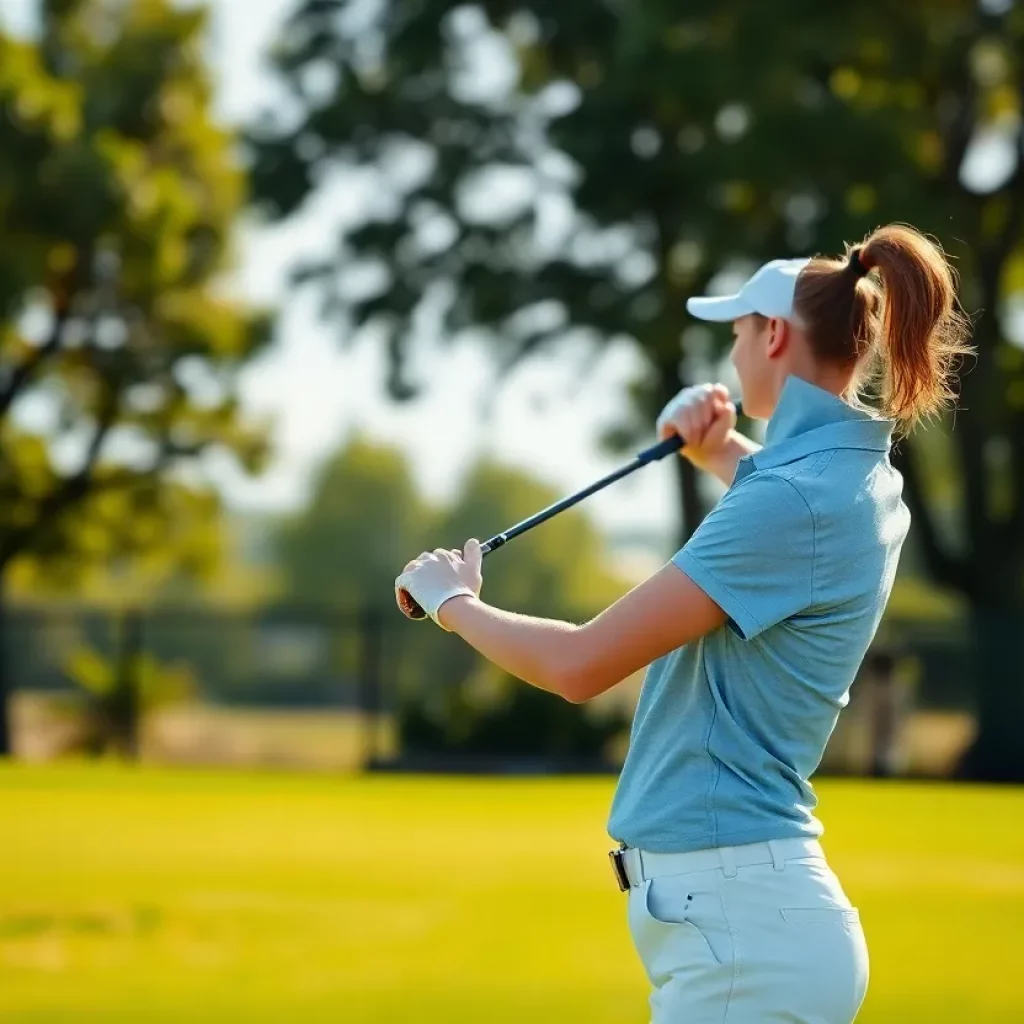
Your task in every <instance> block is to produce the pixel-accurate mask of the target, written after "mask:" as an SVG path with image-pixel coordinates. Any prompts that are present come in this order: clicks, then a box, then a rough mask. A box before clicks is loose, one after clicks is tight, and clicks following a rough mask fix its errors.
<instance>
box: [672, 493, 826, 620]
mask: <svg viewBox="0 0 1024 1024" xmlns="http://www.w3.org/2000/svg"><path fill="white" fill-rule="evenodd" d="M672 561H673V563H674V564H675V565H676V566H678V567H679V568H680V569H682V571H683V572H685V573H686V575H687V576H689V577H690V579H691V580H693V582H694V583H696V584H697V586H698V587H700V588H701V590H703V591H704V593H705V594H707V595H708V597H710V598H711V600H712V601H714V602H715V604H717V605H718V606H719V607H720V608H721V609H722V610H723V611H724V612H725V614H726V616H727V617H728V625H729V626H730V627H731V628H732V629H733V630H734V631H735V632H736V633H738V634H739V635H740V636H741V637H742V638H743V639H744V640H751V639H753V638H754V637H756V636H758V635H759V634H760V633H762V632H764V630H766V629H768V628H770V627H771V626H774V625H776V624H777V623H779V622H782V621H783V620H784V619H787V618H789V617H790V616H791V615H795V614H797V613H798V612H800V611H802V610H804V609H805V608H807V607H808V606H809V605H811V604H812V603H813V591H814V517H813V515H812V513H811V510H810V507H809V506H808V504H807V502H806V501H805V499H804V497H803V495H802V494H801V493H800V492H799V491H798V490H797V488H796V487H795V486H794V485H793V484H792V483H790V482H789V481H788V480H786V479H784V478H782V477H778V476H773V475H767V474H765V475H762V474H755V475H752V476H749V477H747V478H746V479H745V480H742V481H741V482H740V483H738V484H735V485H733V487H732V488H731V489H730V490H728V491H727V492H726V493H725V494H724V495H723V497H722V499H721V501H719V503H718V504H717V505H716V506H715V508H714V509H712V510H711V512H709V513H708V515H707V516H706V517H705V519H704V521H703V522H702V523H701V524H700V526H699V527H698V528H697V529H696V531H695V532H694V534H693V536H692V537H691V538H690V539H689V541H687V543H686V545H685V546H684V547H683V548H682V550H681V551H679V552H678V553H677V554H676V555H675V556H674V557H673V559H672Z"/></svg>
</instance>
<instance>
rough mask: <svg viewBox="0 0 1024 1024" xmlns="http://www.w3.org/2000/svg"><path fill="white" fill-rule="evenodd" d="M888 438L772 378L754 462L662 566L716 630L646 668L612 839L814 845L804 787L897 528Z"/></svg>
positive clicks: (895, 476) (903, 520) (664, 846)
mask: <svg viewBox="0 0 1024 1024" xmlns="http://www.w3.org/2000/svg"><path fill="white" fill-rule="evenodd" d="M893 426H894V424H893V421H891V420H883V419H877V418H874V417H873V416H872V415H871V414H870V413H868V412H865V411H859V410H856V409H854V408H852V407H851V406H849V405H847V404H846V403H845V402H843V401H842V400H841V399H839V398H837V397H836V396H834V395H832V394H829V393H828V392H827V391H823V390H822V389H820V388H818V387H816V386H814V385H812V384H810V383H808V382H807V381H804V380H801V379H800V378H797V377H790V378H788V380H787V381H786V384H785V385H784V387H783V390H782V394H781V397H780V399H779V403H778V405H777V406H776V409H775V413H774V415H773V416H772V418H771V420H770V421H769V423H768V427H767V431H766V434H765V446H764V448H762V449H761V451H759V452H757V453H755V454H754V455H752V456H751V455H748V456H745V457H744V458H742V459H741V460H740V462H739V465H738V467H737V470H736V477H735V480H734V481H733V483H732V486H731V487H730V488H729V490H728V491H727V492H726V493H725V494H724V495H723V497H722V499H721V500H720V501H719V503H718V505H717V506H716V507H715V508H714V509H713V510H712V511H711V512H710V513H709V514H708V515H707V517H706V518H705V519H704V521H703V522H702V523H701V525H700V526H699V527H698V529H697V530H696V531H695V532H694V534H693V536H692V537H691V538H690V540H689V541H688V542H687V544H686V546H685V547H684V548H683V549H682V550H681V551H679V552H678V553H677V554H676V555H675V556H674V557H673V559H672V561H673V562H674V563H675V564H676V565H677V566H678V567H679V568H680V569H681V570H682V571H683V572H685V573H686V574H687V575H688V576H689V577H690V578H691V579H692V580H693V581H694V582H695V583H696V584H697V585H698V586H699V587H700V588H701V589H702V590H703V591H704V592H705V593H706V594H708V595H709V596H710V597H711V598H712V599H713V600H714V601H715V602H716V603H717V604H718V605H719V606H720V607H721V608H722V609H723V610H724V611H725V613H726V615H727V616H728V619H727V623H726V625H725V626H723V627H721V628H719V629H716V630H714V631H712V632H711V633H708V634H707V635H706V636H704V637H702V638H701V639H700V640H697V641H695V642H693V643H691V644H688V645H686V646H684V647H681V648H679V649H677V650H675V651H673V652H672V653H670V654H668V655H666V656H665V657H663V658H660V659H658V660H657V661H656V662H654V663H653V664H652V665H651V666H650V667H649V669H648V671H647V676H646V678H645V680H644V685H643V690H642V692H641V695H640V701H639V703H638V705H637V709H636V716H635V718H634V721H633V727H632V732H631V736H630V744H629V752H628V754H627V757H626V762H625V764H624V766H623V769H622V774H621V776H620V778H619V782H618V787H617V789H616V792H615V797H614V800H613V803H612V809H611V816H610V820H609V823H608V831H609V833H610V834H611V836H612V837H613V838H614V839H616V840H621V841H624V842H625V843H627V844H628V845H629V846H635V847H639V848H640V849H644V850H651V851H654V852H674V851H684V850H698V849H704V848H707V847H712V846H731V845H737V844H741V843H753V842H760V841H763V840H766V839H785V838H790V837H802V836H812V837H813V836H819V835H821V833H822V831H823V828H822V826H821V823H820V822H819V820H818V819H817V818H816V817H815V815H814V809H815V806H816V804H817V798H816V796H815V794H814V791H813V789H812V788H811V785H810V783H809V781H808V780H809V779H810V777H811V774H812V773H813V772H814V770H815V769H816V768H817V767H818V764H819V763H820V761H821V757H822V754H823V753H824V750H825V744H826V743H827V741H828V738H829V736H830V735H831V734H832V730H833V729H834V728H835V724H836V720H837V719H838V717H839V712H840V710H841V709H842V708H844V707H845V706H846V704H847V703H848V701H849V692H850V685H851V683H852V682H853V679H854V676H855V675H856V673H857V670H858V668H859V666H860V664H861V661H862V659H863V657H864V655H865V653H866V652H867V649H868V645H869V644H870V642H871V640H872V638H873V637H874V634H875V631H876V629H877V628H878V624H879V620H880V619H881V616H882V612H883V610H884V608H885V605H886V602H887V601H888V599H889V593H890V591H891V589H892V584H893V579H894V577H895V575H896V563H897V560H898V558H899V553H900V549H901V547H902V545H903V541H904V539H905V537H906V535H907V529H908V527H909V523H910V515H909V512H908V510H907V507H906V505H905V504H904V503H903V500H902V497H901V495H902V490H903V479H902V477H901V476H900V474H899V473H898V472H897V471H896V470H895V469H893V467H892V465H891V464H890V462H889V447H890V443H891V440H892V430H893Z"/></svg>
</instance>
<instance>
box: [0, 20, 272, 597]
mask: <svg viewBox="0 0 1024 1024" xmlns="http://www.w3.org/2000/svg"><path fill="white" fill-rule="evenodd" d="M205 19H206V14H205V11H203V10H202V9H190V10H180V9H178V8H177V7H176V6H175V5H173V4H171V3H169V2H167V0H145V2H139V3H131V4H110V3H107V2H104V0H75V2H69V0H65V2H52V0H51V2H47V3H44V4H43V6H42V23H41V34H40V36H39V38H38V39H33V40H31V41H20V40H15V39H12V38H6V37H0V115H2V116H0V226H2V230H3V236H4V245H3V247H2V248H0V572H3V571H5V570H7V569H8V567H10V566H11V564H12V563H13V562H14V561H15V560H17V559H20V560H21V561H22V563H23V564H24V563H26V562H32V563H33V564H34V565H35V566H36V572H37V575H38V574H42V576H48V577H50V578H55V579H57V580H60V581H63V582H65V583H68V582H74V581H75V580H76V579H79V578H81V576H82V574H83V573H84V572H86V571H87V570H88V569H89V568H90V567H91V566H94V565H100V564H106V565H109V564H111V563H112V561H114V560H117V559H123V558H127V557H130V556H134V555H139V554H141V553H145V552H154V551H157V550H162V551H166V552H168V553H173V555H172V557H171V558H169V559H168V560H169V561H171V562H173V563H175V564H177V565H179V566H183V567H184V568H186V569H189V570H195V571H198V570H201V569H203V568H204V567H208V566H209V565H210V564H211V562H212V561H213V559H214V558H215V556H216V550H217V539H218V538H217V529H216V517H217V505H218V503H217V499H216V495H215V493H214V492H213V490H212V488H210V486H209V485H208V484H206V483H204V482H203V480H202V477H201V475H199V474H197V473H196V472H195V469H194V467H196V466H197V465H198V463H199V459H200V458H201V457H202V456H203V455H204V453H206V452H207V451H212V450H219V451H226V452H230V453H232V454H233V455H234V456H235V457H236V458H237V459H238V461H239V462H240V463H241V464H243V465H244V466H246V467H248V468H250V469H254V468H256V467H258V466H259V465H260V463H261V461H262V459H263V456H264V454H265V449H266V438H265V436H264V432H263V430H262V428H261V427H259V426H258V425H256V424H252V423H248V422H246V421H245V419H244V418H243V417H242V415H241V413H240V410H239V407H238V400H237V397H236V385H237V377H238V374H239V371H240V370H241V369H242V367H243V366H244V365H245V363H246V361H247V360H248V359H250V358H251V357H252V356H253V355H254V354H255V353H256V352H257V351H258V350H259V348H260V347H261V346H262V345H263V344H264V343H265V341H266V340H267V337H268V331H267V329H266V328H267V321H266V318H265V316H263V315H262V314H260V315H257V314H256V313H254V312H253V311H250V310H246V309H243V308H242V307H241V306H239V305H238V304H237V303H236V302H234V301H233V300H230V299H228V298H225V297H224V295H223V293H222V290H221V289H220V288H219V278H220V277H221V275H222V274H223V273H224V272H225V271H226V270H227V269H228V267H229V266H230V263H231V238H232V227H233V223H234V219H235V217H236V216H237V214H238V212H239V209H240V207H241V204H242V203H243V201H244V199H245V196H246V182H245V177H244V174H243V172H242V170H241V169H240V167H239V164H238V161H237V157H236V153H235V150H234V145H235V143H234V139H233V138H232V136H231V134H230V133H228V132H226V131H224V130H223V129H221V128H219V127H217V126H216V124H215V123H214V121H213V117H212V109H211V96H212V85H211V81H210V78H209V75H208V72H207V69H206V67H205V63H204V55H203V52H202V47H203V44H204V30H205Z"/></svg>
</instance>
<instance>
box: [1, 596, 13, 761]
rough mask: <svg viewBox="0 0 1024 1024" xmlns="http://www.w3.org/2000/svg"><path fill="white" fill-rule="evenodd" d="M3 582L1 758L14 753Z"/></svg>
mask: <svg viewBox="0 0 1024 1024" xmlns="http://www.w3.org/2000/svg"><path fill="white" fill-rule="evenodd" d="M5 612H6V606H5V602H4V591H3V582H2V578H0V757H9V756H10V755H11V753H13V748H14V737H13V735H12V732H11V717H10V716H11V689H12V687H11V678H10V672H9V665H8V663H7V616H6V614H5Z"/></svg>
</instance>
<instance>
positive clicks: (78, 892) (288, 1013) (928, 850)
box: [0, 766, 1024, 1024]
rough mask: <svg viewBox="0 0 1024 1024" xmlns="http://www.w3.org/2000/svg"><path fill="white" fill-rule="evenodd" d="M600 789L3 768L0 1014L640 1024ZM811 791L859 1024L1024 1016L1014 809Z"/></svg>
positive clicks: (603, 787) (969, 793)
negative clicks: (848, 953) (846, 899)
mask: <svg viewBox="0 0 1024 1024" xmlns="http://www.w3.org/2000/svg"><path fill="white" fill-rule="evenodd" d="M611 787H612V781H611V780H608V779H597V780H593V779H591V780H542V779H538V780H500V781H495V780H484V779H469V780H466V779H462V780H445V779H425V778H424V779H395V778H358V777H355V778H354V777H346V778H332V777H329V776H323V775H321V776H300V775H284V774H272V773H266V774H255V773H232V772H205V771H204V772H200V771H188V770H182V771H173V770H157V769H142V770H125V769H120V768H116V767H80V766H61V767H40V768H23V767H8V768H4V769H2V770H0V814H2V821H3V823H4V834H5V841H4V842H3V844H2V846H0V1020H3V1021H5V1022H28V1021H32V1022H37V1021H38V1022H42V1021H48V1022H49V1021H62V1022H63V1021H75V1022H77V1021H83V1020H89V1021H94V1020H95V1021H103V1022H108V1021H118V1022H120V1021H133V1022H135V1021H189V1022H192V1021H229V1020H230V1021H282V1022H283V1021H293V1020H302V1021H328V1020H330V1021H346V1022H349V1021H351V1022H380V1024H385V1022H387V1024H390V1022H399V1021H401V1022H426V1021H430V1022H435V1021H436V1022H441V1021H444V1022H456V1021H457V1022H462V1021H472V1022H488V1024H490V1022H495V1024H502V1022H513V1021H516V1022H518V1021H525V1020H533V1021H542V1022H547V1021H552V1022H554V1021H558V1022H580V1024H583V1022H586V1024H602V1022H608V1024H611V1022H616V1024H622V1022H635V1024H641V1022H644V1021H646V1020H647V1015H646V1005H645V1004H646V986H645V982H644V979H643V975H642V972H641V969H640V967H639V964H638V963H637V962H636V959H635V956H634V954H633V951H632V948H631V946H630V943H629V937H628V933H627V931H626V925H625V917H624V902H623V898H622V897H621V895H620V894H619V893H618V892H617V891H616V890H615V888H614V886H613V885H612V883H611V877H610V874H609V871H608V865H607V859H606V854H605V851H606V849H607V847H608V840H607V838H606V835H605V832H604V823H605V818H606V814H607V807H608V802H609V799H610V796H611ZM819 792H820V795H821V798H822V804H821V813H822V816H823V818H824V820H825V823H826V826H827V829H828V831H827V834H826V844H827V849H828V851H829V854H830V857H831V859H832V863H833V866H834V867H835V868H836V870H837V871H838V872H839V874H840V876H841V877H842V879H843V882H844V884H845V887H846V889H847V891H848V893H849V894H850V895H851V897H852V898H853V900H854V901H855V902H856V903H857V904H858V905H859V906H860V908H861V911H862V914H863V918H864V921H865V927H866V929H867V932H868V937H869V943H870V946H871V954H872V965H871V971H872V975H871V988H870V994H869V997H868V1002H867V1004H866V1006H865V1009H864V1012H863V1014H862V1017H861V1018H860V1019H861V1020H862V1021H866V1022H868V1024H871V1022H876V1024H882V1022H885V1024H909V1022H917V1021H921V1022H925V1021H927V1022H934V1024H945V1022H949V1024H952V1022H957V1024H960V1022H975V1021H978V1022H986V1024H1004V1022H1005V1024H1009V1022H1011V1021H1014V1022H1018V1021H1020V1020H1022V1019H1024V984H1022V979H1021V974H1020V971H1019V969H1018V967H1017V962H1018V960H1019V955H1020V952H1021V950H1022V948H1024V925H1022V922H1024V791H1021V790H1016V791H1015V790H995V789H978V788H953V787H947V786H939V785H925V786H909V785H880V784H869V783H847V782H823V783H821V784H820V785H819Z"/></svg>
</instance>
